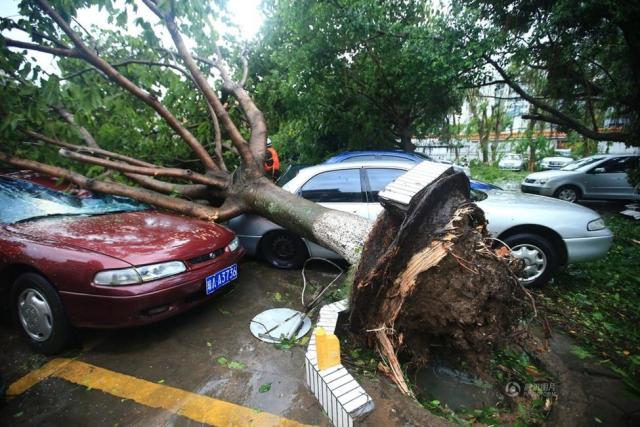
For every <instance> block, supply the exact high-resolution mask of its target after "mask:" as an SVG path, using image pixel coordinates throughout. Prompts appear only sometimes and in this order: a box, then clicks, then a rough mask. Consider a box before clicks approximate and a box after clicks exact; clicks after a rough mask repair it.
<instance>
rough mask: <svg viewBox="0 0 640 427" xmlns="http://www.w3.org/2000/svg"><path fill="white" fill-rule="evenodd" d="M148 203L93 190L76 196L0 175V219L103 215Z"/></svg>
mask: <svg viewBox="0 0 640 427" xmlns="http://www.w3.org/2000/svg"><path fill="white" fill-rule="evenodd" d="M149 208H150V206H149V205H146V204H144V203H140V202H138V201H135V200H132V199H129V198H127V197H119V196H112V195H107V194H100V193H95V194H94V195H92V197H87V198H79V197H76V196H72V195H70V194H65V193H62V192H60V191H56V190H52V189H49V188H47V187H43V186H42V185H38V184H34V183H32V182H29V181H23V180H19V179H11V178H5V177H0V223H3V224H13V223H16V222H22V221H29V220H36V219H40V218H47V217H52V216H73V215H103V214H108V213H116V212H134V211H140V210H145V209H149Z"/></svg>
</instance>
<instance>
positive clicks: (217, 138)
mask: <svg viewBox="0 0 640 427" xmlns="http://www.w3.org/2000/svg"><path fill="white" fill-rule="evenodd" d="M207 110H209V116H211V122H212V123H213V144H214V152H215V154H216V158H215V160H216V162H217V163H218V167H219V168H220V169H221V170H223V171H225V172H227V165H226V164H225V163H224V157H222V132H221V131H220V122H219V121H218V116H216V112H215V111H214V110H213V107H212V106H211V104H209V103H208V102H207Z"/></svg>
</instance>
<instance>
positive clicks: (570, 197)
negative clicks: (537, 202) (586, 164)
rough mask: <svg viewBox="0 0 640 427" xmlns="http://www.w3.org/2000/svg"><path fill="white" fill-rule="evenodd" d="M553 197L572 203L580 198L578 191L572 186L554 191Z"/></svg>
mask: <svg viewBox="0 0 640 427" xmlns="http://www.w3.org/2000/svg"><path fill="white" fill-rule="evenodd" d="M554 196H555V197H556V198H558V199H560V200H564V201H565V202H569V203H574V202H577V201H578V199H579V198H580V190H579V189H578V188H576V187H574V186H573V185H563V186H562V187H560V188H558V189H557V190H556V192H555V193H554Z"/></svg>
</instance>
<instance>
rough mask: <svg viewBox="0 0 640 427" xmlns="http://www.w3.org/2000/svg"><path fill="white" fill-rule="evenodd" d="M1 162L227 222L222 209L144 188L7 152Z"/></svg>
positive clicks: (181, 211)
mask: <svg viewBox="0 0 640 427" xmlns="http://www.w3.org/2000/svg"><path fill="white" fill-rule="evenodd" d="M0 162H4V163H8V164H10V165H13V166H15V167H18V168H21V169H31V170H34V171H36V172H41V173H44V174H47V175H50V176H54V177H58V178H63V179H66V180H67V181H70V182H72V183H74V184H76V185H78V186H80V187H82V188H86V189H88V190H91V191H99V192H103V193H109V194H115V195H118V196H124V197H130V198H132V199H135V200H139V201H141V202H144V203H149V204H151V205H154V206H157V207H160V208H165V209H170V210H172V211H176V212H180V213H183V214H185V215H189V216H193V217H196V218H200V219H203V220H207V221H215V220H217V219H224V218H225V217H222V213H223V211H222V210H221V209H218V208H212V207H210V206H204V205H201V204H198V203H194V202H190V201H187V200H183V199H177V198H175V197H169V196H165V195H163V194H159V193H157V192H154V191H150V190H146V189H143V188H137V187H129V186H126V185H122V184H118V183H115V182H104V181H98V180H95V179H90V178H87V177H86V176H84V175H80V174H78V173H75V172H72V171H70V170H68V169H63V168H59V167H57V166H51V165H47V164H44V163H40V162H36V161H33V160H27V159H22V158H19V157H14V156H10V155H8V154H5V153H3V152H0ZM228 210H229V209H226V210H225V211H224V212H226V211H228Z"/></svg>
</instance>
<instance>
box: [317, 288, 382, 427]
mask: <svg viewBox="0 0 640 427" xmlns="http://www.w3.org/2000/svg"><path fill="white" fill-rule="evenodd" d="M348 307H349V303H348V301H347V300H346V299H344V300H342V301H338V302H334V303H333V304H328V305H325V306H324V307H322V308H321V309H320V316H319V318H318V324H317V325H316V326H317V327H322V328H324V329H325V330H326V331H327V333H330V334H333V333H334V332H335V329H336V324H337V322H338V314H339V313H340V312H343V311H345V310H347V308H348ZM304 365H305V373H306V382H307V387H309V389H311V391H312V392H313V394H314V395H315V396H316V398H317V399H318V402H319V403H320V405H321V406H322V408H323V409H324V410H325V412H326V413H327V416H328V417H329V419H331V422H332V424H333V425H334V426H338V427H342V426H353V425H354V424H355V423H356V422H357V421H358V420H360V419H362V418H364V417H365V416H366V415H367V414H369V413H370V412H371V411H373V409H374V408H375V405H374V403H373V399H371V397H370V396H369V395H368V394H367V392H366V391H365V390H364V389H363V388H362V386H360V384H359V383H358V382H357V381H356V380H355V378H353V376H352V375H351V374H350V373H349V372H348V371H347V370H346V369H345V367H344V366H342V364H340V365H337V366H334V367H332V368H329V369H325V370H323V371H320V370H318V362H317V359H316V334H315V330H314V332H313V334H312V335H311V339H310V340H309V346H308V347H307V353H306V354H305V362H304Z"/></svg>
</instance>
